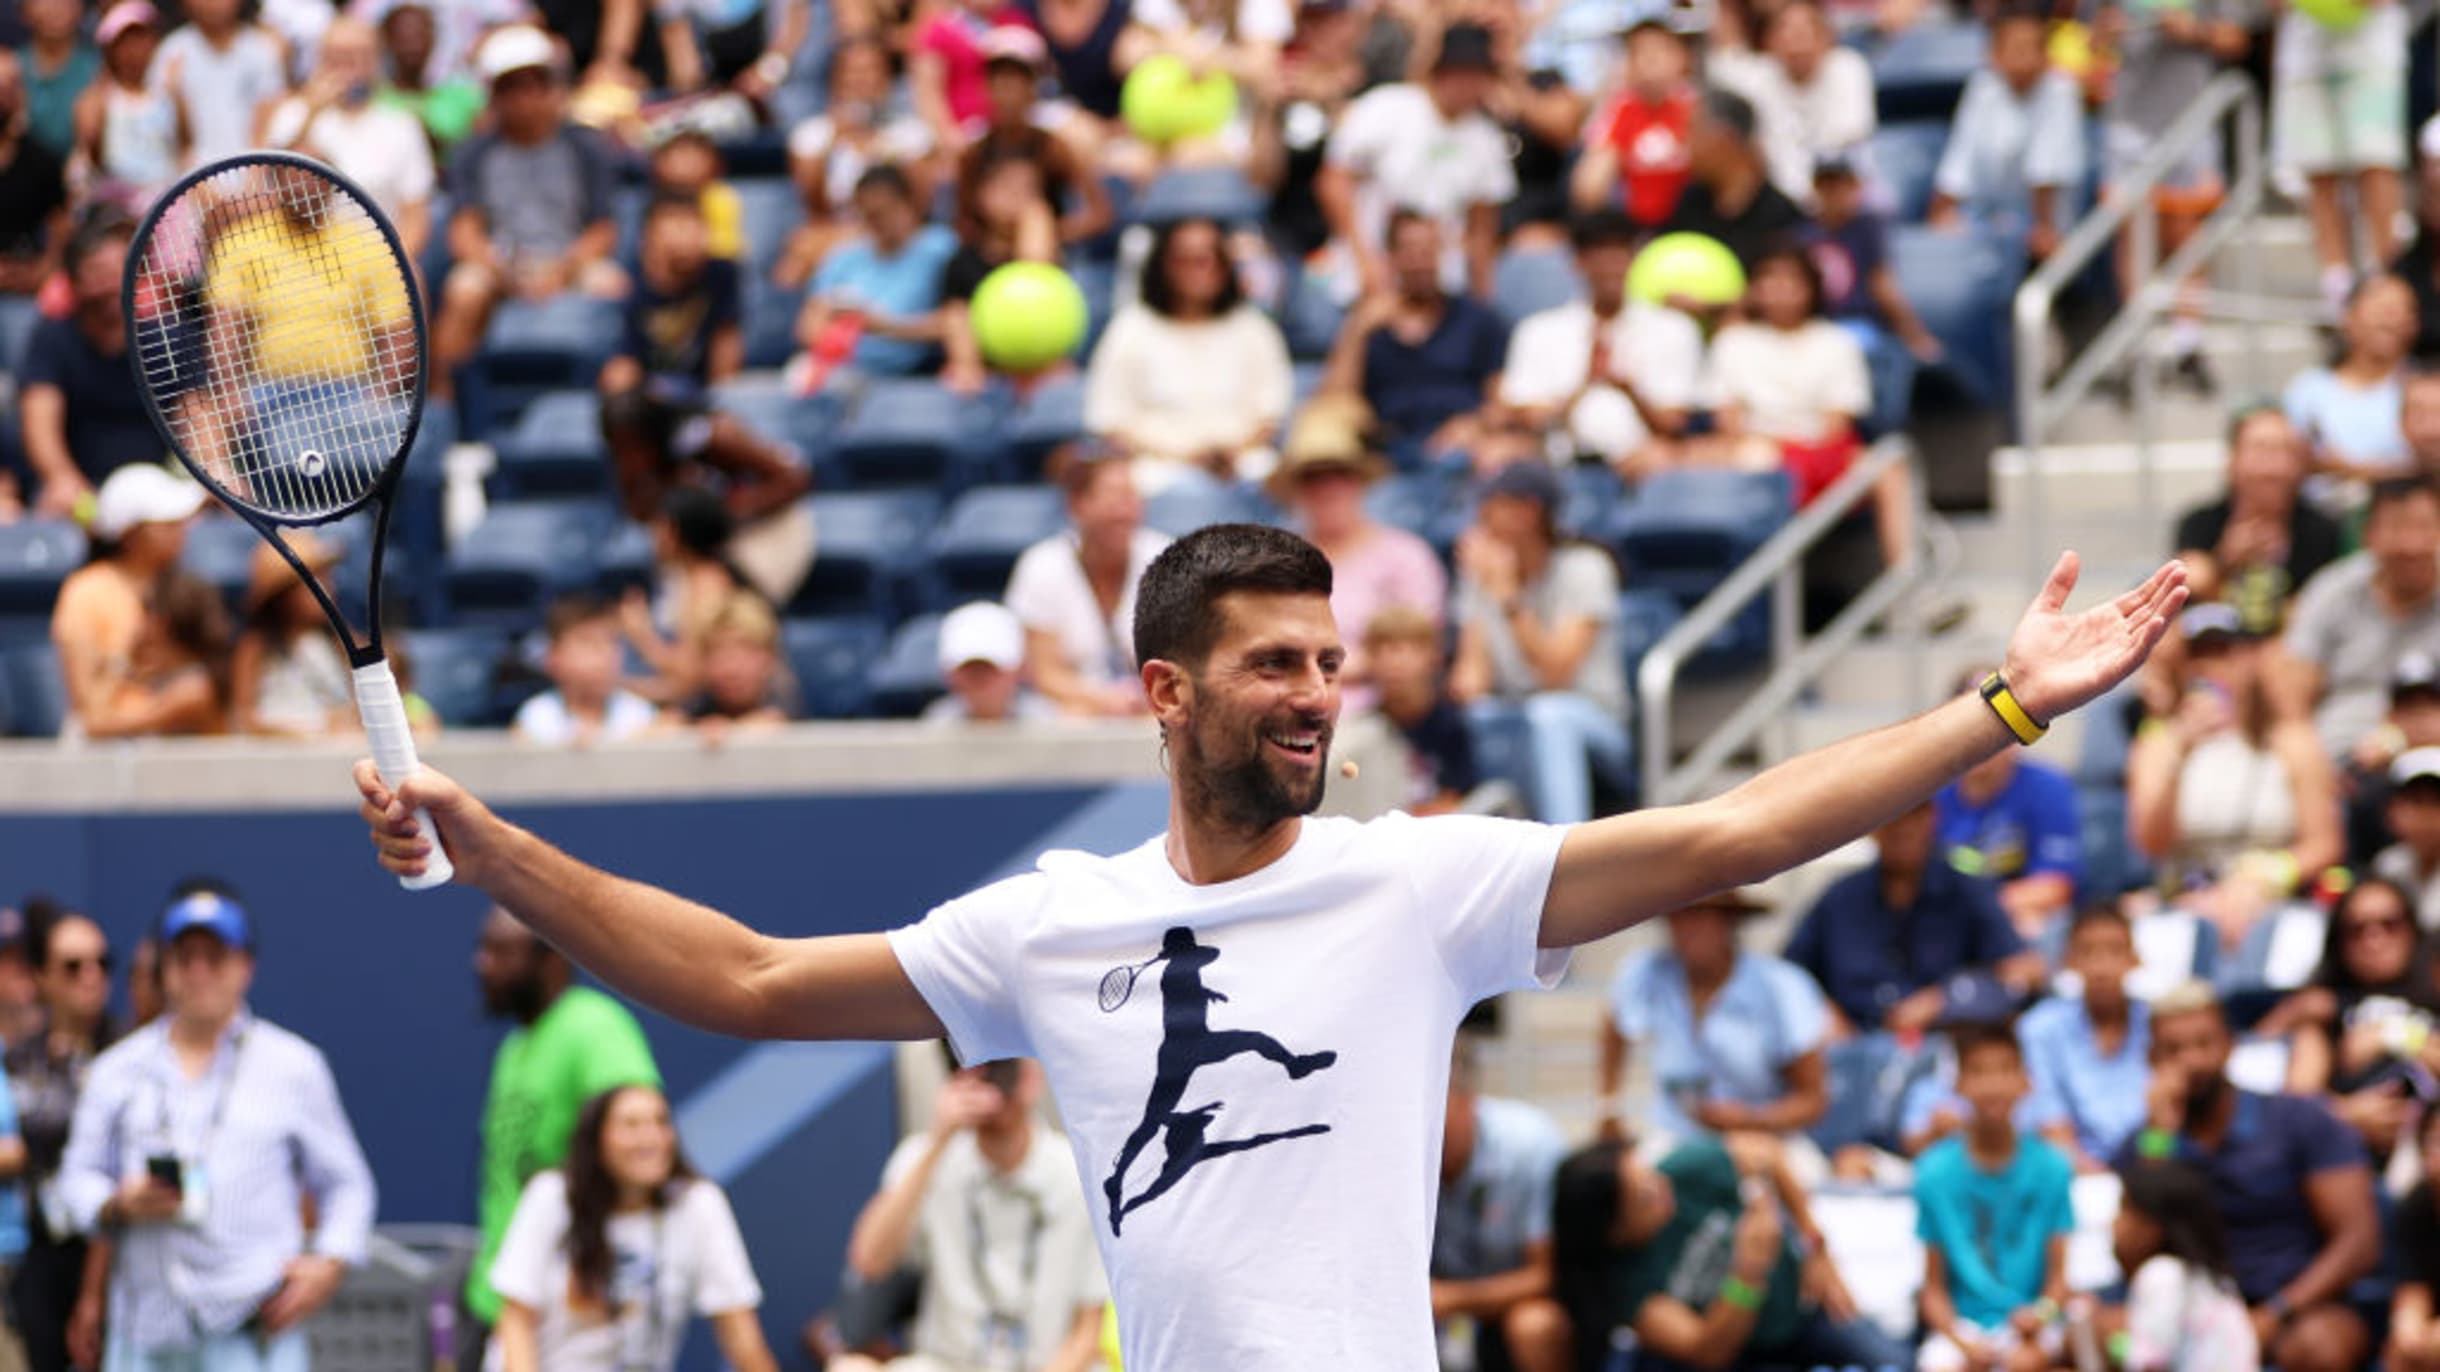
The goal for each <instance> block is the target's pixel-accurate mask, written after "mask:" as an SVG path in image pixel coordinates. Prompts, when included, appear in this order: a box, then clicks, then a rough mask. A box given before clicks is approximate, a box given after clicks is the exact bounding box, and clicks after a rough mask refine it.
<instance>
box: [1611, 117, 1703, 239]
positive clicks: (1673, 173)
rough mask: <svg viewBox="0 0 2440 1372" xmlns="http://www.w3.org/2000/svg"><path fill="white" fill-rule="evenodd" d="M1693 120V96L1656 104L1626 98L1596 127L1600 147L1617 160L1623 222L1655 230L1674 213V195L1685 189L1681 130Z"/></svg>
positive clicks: (1683, 132)
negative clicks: (1622, 193) (1627, 220)
mask: <svg viewBox="0 0 2440 1372" xmlns="http://www.w3.org/2000/svg"><path fill="white" fill-rule="evenodd" d="M1693 119H1694V93H1693V92H1692V91H1679V92H1678V93H1677V94H1675V95H1672V96H1670V97H1669V98H1668V99H1666V100H1663V101H1660V102H1659V103H1657V104H1654V103H1650V102H1647V101H1645V100H1643V99H1641V98H1640V97H1638V96H1636V95H1634V94H1632V93H1630V94H1628V95H1626V96H1624V97H1622V98H1621V99H1620V100H1619V101H1618V103H1617V104H1615V105H1612V106H1611V107H1610V109H1609V111H1608V112H1607V114H1605V115H1604V116H1603V118H1602V120H1601V122H1600V123H1599V124H1598V125H1597V127H1599V128H1600V129H1601V140H1600V141H1601V143H1602V145H1603V146H1605V147H1608V148H1610V149H1612V150H1613V151H1615V152H1616V153H1617V154H1618V179H1619V183H1620V185H1621V186H1622V187H1623V188H1624V189H1625V191H1626V200H1627V217H1628V218H1630V219H1633V220H1634V221H1635V222H1636V223H1638V224H1645V225H1650V226H1654V227H1657V226H1659V225H1661V224H1663V223H1665V222H1667V221H1668V218H1669V215H1670V213H1671V212H1672V211H1674V210H1676V209H1677V202H1678V192H1680V191H1682V190H1684V189H1685V188H1686V127H1687V125H1688V124H1689V123H1691V122H1692V121H1693Z"/></svg>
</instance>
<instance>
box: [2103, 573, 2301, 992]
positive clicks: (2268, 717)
mask: <svg viewBox="0 0 2440 1372" xmlns="http://www.w3.org/2000/svg"><path fill="white" fill-rule="evenodd" d="M2177 633H2178V635H2179V637H2180V638H2181V639H2182V640H2183V641H2184V647H2185V653H2184V660H2183V662H2182V663H2181V664H2180V665H2179V667H2178V669H2177V671H2178V674H2179V676H2180V677H2181V679H2182V680H2181V682H2180V691H2181V694H2180V695H2179V697H2178V700H2177V703H2176V706H2175V709H2174V711H2173V712H2172V713H2170V714H2169V715H2168V716H2166V717H2165V718H2163V719H2161V720H2160V721H2159V722H2158V724H2157V726H2156V727H2154V726H2147V727H2146V728H2144V729H2142V730H2139V731H2138V733H2137V736H2136V739H2135V746H2134V749H2133V750H2132V751H2131V752H2130V753H2129V754H2128V757H2127V816H2128V823H2129V829H2130V832H2131V833H2132V834H2133V835H2134V839H2135V846H2136V847H2137V848H2138V849H2140V850H2142V852H2143V854H2144V855H2145V856H2146V857H2149V858H2151V859H2152V860H2153V861H2154V862H2156V863H2159V864H2160V865H2161V868H2162V876H2163V878H2164V881H2165V882H2166V889H2169V890H2172V891H2180V892H2183V893H2185V896H2186V903H2187V904H2188V905H2189V906H2190V907H2191V908H2192V909H2193V910H2194V912H2195V913H2197V914H2201V915H2203V916H2204V917H2205V918H2208V919H2210V920H2211V921H2213V922H2214V923H2215V924H2217V925H2218V926H2219V930H2220V934H2221V937H2222V940H2223V943H2224V945H2225V946H2227V947H2230V948H2234V947H2236V946H2237V944H2238V942H2239V941H2240V940H2241V939H2242V938H2243V936H2244V934H2245V932H2246V930H2247V929H2249V928H2250V927H2252V925H2253V922H2254V920H2255V919H2257V918H2258V917H2260V916H2261V914H2262V913H2263V912H2264V911H2265V910H2266V909H2267V908H2269V906H2270V905H2272V904H2275V903H2277V902H2279V901H2281V900H2285V899H2286V898H2287V897H2288V895H2289V893H2290V892H2292V891H2293V890H2295V889H2296V888H2297V887H2298V886H2299V884H2300V883H2304V882H2309V881H2312V880H2314V879H2316V878H2318V877H2319V876H2320V875H2321V873H2322V871H2323V869H2325V868H2327V867H2329V866H2330V865H2331V864H2333V863H2335V862H2337V861H2338V860H2339V858H2340V857H2341V856H2343V847H2344V846H2343V843H2342V840H2341V835H2340V831H2339V808H2338V777H2337V774H2336V772H2335V771H2334V770H2333V768H2332V767H2331V765H2330V761H2329V759H2328V757H2326V756H2325V755H2324V754H2323V753H2322V752H2321V750H2320V749H2318V748H2316V747H2315V746H2314V744H2313V739H2312V737H2311V735H2310V734H2309V733H2308V732H2306V730H2305V729H2304V727H2303V726H2302V725H2301V724H2298V723H2295V722H2293V721H2286V720H2281V719H2279V718H2278V717H2277V716H2275V715H2274V714H2273V713H2272V710H2271V707H2270V698H2269V695H2268V694H2267V688H2266V686H2265V683H2264V680H2263V666H2262V662H2263V647H2262V645H2261V644H2260V642H2259V641H2257V640H2254V639H2249V638H2247V637H2246V636H2245V635H2244V632H2243V625H2242V624H2241V623H2240V622H2239V620H2238V618H2237V613H2236V611H2235V610H2233V609H2231V608H2229V607H2228V606H2226V605H2196V606H2193V607H2191V608H2189V609H2188V610H2187V611H2186V612H2185V613H2184V614H2183V615H2181V616H2179V617H2178V623H2177Z"/></svg>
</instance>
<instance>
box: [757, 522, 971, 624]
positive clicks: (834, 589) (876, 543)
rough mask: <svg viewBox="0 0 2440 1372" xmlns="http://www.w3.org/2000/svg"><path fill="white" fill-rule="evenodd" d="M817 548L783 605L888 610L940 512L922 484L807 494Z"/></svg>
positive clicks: (804, 609)
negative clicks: (914, 488) (915, 487)
mask: <svg viewBox="0 0 2440 1372" xmlns="http://www.w3.org/2000/svg"><path fill="white" fill-rule="evenodd" d="M812 505H813V528H814V537H815V539H816V540H817V542H816V547H817V551H816V552H815V554H814V559H813V569H812V570H811V571H810V572H808V573H807V574H806V576H805V584H804V585H802V586H800V587H799V588H797V593H796V598H795V599H794V600H793V601H791V602H790V603H789V609H790V610H791V611H794V612H796V613H800V614H817V615H820V614H871V615H881V616H884V617H890V618H894V617H895V611H896V609H897V606H898V603H899V597H898V593H899V589H900V587H901V586H902V585H903V584H904V583H905V582H906V580H907V579H908V578H909V577H911V576H913V575H914V574H915V572H916V571H917V570H918V568H919V567H920V565H921V563H922V559H923V553H924V540H925V538H926V537H927V536H929V535H930V533H931V532H932V526H933V525H934V524H936V523H938V522H939V520H940V497H938V496H936V495H934V494H932V493H931V492H930V491H851V492H845V493H842V494H837V495H817V496H815V497H813V498H812Z"/></svg>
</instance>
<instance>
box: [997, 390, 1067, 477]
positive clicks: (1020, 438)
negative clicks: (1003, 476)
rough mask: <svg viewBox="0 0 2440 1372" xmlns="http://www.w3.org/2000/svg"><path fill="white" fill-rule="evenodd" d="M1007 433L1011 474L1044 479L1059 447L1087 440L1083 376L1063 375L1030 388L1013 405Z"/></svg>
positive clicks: (1006, 428) (1009, 413)
mask: <svg viewBox="0 0 2440 1372" xmlns="http://www.w3.org/2000/svg"><path fill="white" fill-rule="evenodd" d="M1004 433H1005V436H1006V438H1007V440H1008V462H1009V474H1010V475H1011V476H1014V477H1017V478H1019V479H1030V478H1033V477H1036V476H1039V475H1041V474H1042V469H1043V467H1044V466H1045V465H1046V464H1047V463H1048V462H1049V461H1050V456H1051V454H1052V453H1054V452H1056V451H1058V449H1059V445H1061V444H1063V443H1070V442H1073V441H1075V440H1076V439H1079V438H1082V437H1084V375H1083V373H1081V372H1074V371H1070V372H1063V373H1061V374H1059V375H1057V376H1052V377H1047V378H1045V379H1043V380H1041V381H1039V382H1036V383H1035V384H1034V385H1032V386H1031V387H1028V388H1027V389H1026V391H1025V393H1024V394H1022V395H1020V396H1018V397H1017V398H1016V399H1015V401H1014V402H1013V403H1011V404H1010V406H1009V409H1008V419H1007V424H1006V427H1005V429H1004Z"/></svg>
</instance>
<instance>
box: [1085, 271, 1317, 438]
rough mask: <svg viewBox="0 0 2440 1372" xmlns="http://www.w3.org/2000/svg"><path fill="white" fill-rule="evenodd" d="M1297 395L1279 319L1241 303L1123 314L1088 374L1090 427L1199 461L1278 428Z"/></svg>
mask: <svg viewBox="0 0 2440 1372" xmlns="http://www.w3.org/2000/svg"><path fill="white" fill-rule="evenodd" d="M1295 396H1296V367H1295V364H1294V363H1293V362H1292V361H1290V360H1289V357H1288V341H1287V339H1285V338H1284V337H1282V336H1281V335H1280V332H1279V326H1278V325H1277V324H1274V323H1272V322H1271V317H1270V316H1269V315H1266V314H1264V313H1263V312H1262V311H1261V310H1259V309H1257V308H1255V307H1254V306H1253V305H1251V304H1241V305H1239V306H1238V307H1237V308H1236V309H1234V310H1231V311H1230V312H1229V313H1227V314H1225V315H1222V316H1221V317H1220V318H1218V319H1210V320H1202V321H1198V322H1195V323H1187V322H1184V321H1181V320H1176V319H1171V318H1169V317H1168V316H1166V315H1163V314H1161V313H1159V312H1158V311H1156V310H1153V309H1151V308H1150V307H1148V306H1143V305H1134V306H1130V307H1128V308H1126V309H1123V310H1120V311H1119V312H1118V314H1117V315H1116V316H1115V317H1114V318H1112V319H1111V320H1110V326H1109V327H1108V328H1106V329H1104V330H1102V335H1101V341H1100V342H1099V343H1096V344H1094V345H1093V358H1092V361H1091V362H1090V363H1089V364H1087V365H1086V367H1085V372H1084V426H1085V430H1086V431H1087V432H1089V433H1096V434H1104V435H1124V436H1125V437H1126V438H1127V439H1128V440H1129V441H1128V447H1129V448H1130V449H1132V450H1133V451H1135V452H1136V453H1138V454H1139V455H1141V456H1143V457H1149V458H1152V459H1155V460H1159V461H1170V462H1192V461H1194V460H1195V459H1196V458H1199V457H1201V456H1202V455H1203V454H1205V453H1207V452H1210V451H1212V450H1213V449H1223V450H1233V449H1235V448H1238V447H1240V446H1242V445H1244V444H1245V442H1246V441H1247V439H1248V438H1249V437H1250V436H1251V435H1252V434H1253V432H1254V430H1255V427H1256V426H1257V425H1261V426H1265V427H1268V428H1272V429H1276V428H1278V426H1279V425H1280V424H1281V423H1282V422H1284V421H1285V420H1286V419H1287V417H1288V405H1289V403H1290V402H1291V401H1293V400H1294V399H1295Z"/></svg>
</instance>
